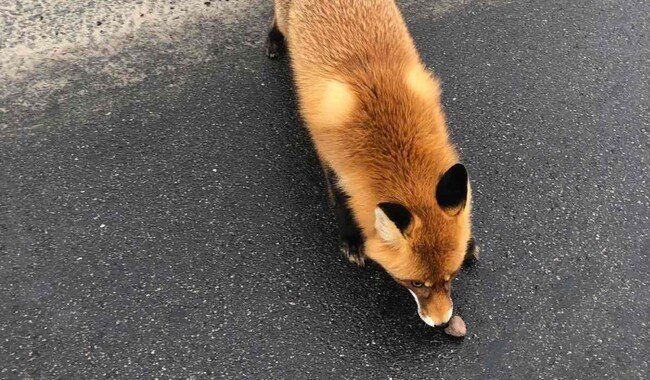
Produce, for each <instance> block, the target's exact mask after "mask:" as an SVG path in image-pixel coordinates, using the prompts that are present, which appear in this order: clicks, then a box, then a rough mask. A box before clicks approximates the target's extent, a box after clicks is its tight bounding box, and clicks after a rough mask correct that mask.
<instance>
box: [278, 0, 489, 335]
mask: <svg viewBox="0 0 650 380" xmlns="http://www.w3.org/2000/svg"><path fill="white" fill-rule="evenodd" d="M285 52H286V53H287V54H288V56H289V59H290V64H291V69H292V73H293V74H292V75H293V82H294V87H295V90H296V94H297V99H298V108H299V114H300V115H301V118H302V119H303V121H304V124H305V126H306V128H307V130H308V131H309V136H310V138H311V140H312V142H313V145H314V147H315V151H316V155H317V156H318V159H319V161H320V164H321V166H322V171H323V173H324V182H325V184H326V188H327V196H328V198H329V201H330V203H331V205H332V207H333V209H334V214H335V217H336V220H337V223H338V227H339V246H340V251H341V252H342V254H343V255H344V256H345V257H346V258H347V259H348V260H349V261H351V262H352V263H354V264H356V265H358V266H360V267H363V266H364V265H365V264H366V262H367V261H373V262H375V263H376V264H378V265H379V266H380V267H381V268H382V269H383V270H384V271H385V272H386V273H388V275H389V276H390V277H392V278H393V279H394V280H395V281H397V283H399V284H400V285H402V286H403V287H404V288H406V289H407V290H408V291H409V292H410V293H411V295H412V296H413V297H414V299H415V302H416V304H417V310H418V315H419V316H420V318H421V319H422V321H424V322H425V323H426V324H427V325H429V326H433V327H435V326H445V325H446V324H447V323H448V322H449V320H450V318H451V317H452V315H453V301H452V295H451V286H452V282H453V281H454V279H455V277H456V276H457V275H458V273H459V271H460V270H461V268H462V267H463V264H464V263H467V262H468V261H472V260H473V259H477V258H478V246H477V245H476V241H475V239H474V237H473V234H472V222H471V204H472V194H471V186H470V181H469V175H468V172H467V169H466V167H465V166H464V165H463V164H462V163H461V162H460V157H459V153H458V152H457V149H456V147H455V146H454V144H453V143H452V141H451V138H450V135H449V132H448V129H447V121H446V115H445V112H444V110H443V107H442V103H441V85H440V81H439V80H438V78H437V77H436V75H435V74H433V72H432V71H431V70H429V69H428V68H427V67H426V65H425V64H424V63H423V61H422V59H421V58H420V55H419V53H418V51H417V49H416V47H415V43H414V41H413V39H412V37H411V35H410V33H409V31H408V28H407V26H406V23H405V21H404V19H403V16H402V14H401V12H400V10H399V8H398V6H397V5H396V4H395V2H394V0H327V1H323V0H274V9H273V21H272V23H271V27H270V30H269V32H268V36H267V41H266V54H267V56H268V57H269V58H277V57H279V56H280V55H282V54H283V53H285Z"/></svg>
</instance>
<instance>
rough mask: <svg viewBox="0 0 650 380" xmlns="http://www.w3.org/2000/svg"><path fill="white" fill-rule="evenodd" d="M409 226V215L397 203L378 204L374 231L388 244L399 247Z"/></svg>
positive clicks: (404, 208)
mask: <svg viewBox="0 0 650 380" xmlns="http://www.w3.org/2000/svg"><path fill="white" fill-rule="evenodd" d="M410 224H411V213H410V212H409V210H408V209H407V208H406V207H404V206H402V205H401V204H399V203H389V202H385V203H380V204H378V205H377V207H376V208H375V230H377V233H378V234H379V236H380V237H381V238H382V240H384V241H385V242H386V243H388V244H392V245H393V246H396V247H397V246H399V245H400V244H401V242H402V240H403V237H404V233H405V232H406V230H407V229H408V226H409V225H410Z"/></svg>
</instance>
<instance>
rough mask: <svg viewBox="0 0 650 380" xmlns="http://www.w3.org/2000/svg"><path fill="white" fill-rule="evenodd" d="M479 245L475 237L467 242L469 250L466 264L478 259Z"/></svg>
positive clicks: (466, 255) (466, 254)
mask: <svg viewBox="0 0 650 380" xmlns="http://www.w3.org/2000/svg"><path fill="white" fill-rule="evenodd" d="M479 251H480V250H479V247H478V245H477V244H476V240H475V239H474V237H471V238H470V239H469V241H468V242H467V251H466V252H465V261H464V264H472V263H474V262H476V261H478V254H479Z"/></svg>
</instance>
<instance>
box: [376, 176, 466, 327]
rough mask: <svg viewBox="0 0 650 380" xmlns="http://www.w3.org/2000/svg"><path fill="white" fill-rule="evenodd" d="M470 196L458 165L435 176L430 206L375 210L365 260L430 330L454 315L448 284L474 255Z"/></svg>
mask: <svg viewBox="0 0 650 380" xmlns="http://www.w3.org/2000/svg"><path fill="white" fill-rule="evenodd" d="M470 209H471V190H470V186H469V181H468V175H467V171H466V169H465V167H464V166H463V165H462V164H455V165H453V166H452V167H451V168H449V169H448V170H447V171H446V172H444V173H443V174H442V175H440V177H439V179H438V182H437V184H436V186H435V188H432V189H431V197H430V202H421V201H420V204H409V203H408V199H386V200H385V201H383V202H382V203H379V204H378V205H377V206H376V208H375V211H374V212H375V234H374V235H373V236H369V237H368V239H367V242H366V255H368V257H370V258H371V259H372V260H374V261H375V262H377V263H378V264H379V265H381V266H382V267H383V268H384V269H385V270H386V271H387V272H388V273H389V274H390V275H391V276H392V277H393V278H394V279H395V280H396V281H397V282H398V283H400V284H401V285H402V286H404V287H405V288H407V289H408V290H409V292H411V294H412V295H413V297H414V298H415V301H416V302H417V306H418V314H419V315H420V318H422V320H423V321H424V322H425V323H426V324H428V325H430V326H439V325H444V324H445V323H447V322H448V321H449V319H450V318H451V316H452V313H453V305H454V304H453V301H452V299H451V284H452V281H453V280H454V278H455V277H456V275H457V274H458V272H459V270H460V268H461V266H462V264H463V261H464V258H465V255H466V253H467V252H468V250H470V249H473V245H474V242H473V240H472V236H471V221H470V212H471V210H470Z"/></svg>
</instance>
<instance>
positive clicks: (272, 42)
mask: <svg viewBox="0 0 650 380" xmlns="http://www.w3.org/2000/svg"><path fill="white" fill-rule="evenodd" d="M283 50H284V35H282V33H281V32H280V30H279V29H278V27H277V25H275V22H274V23H273V26H272V27H271V30H270V31H269V35H268V38H267V39H266V56H267V57H269V58H271V59H273V58H277V57H278V56H279V55H280V53H282V51H283Z"/></svg>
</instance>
